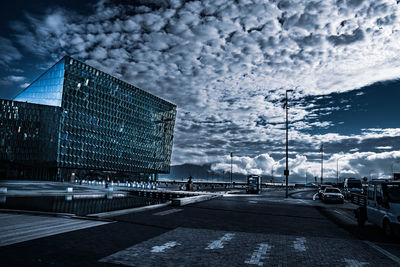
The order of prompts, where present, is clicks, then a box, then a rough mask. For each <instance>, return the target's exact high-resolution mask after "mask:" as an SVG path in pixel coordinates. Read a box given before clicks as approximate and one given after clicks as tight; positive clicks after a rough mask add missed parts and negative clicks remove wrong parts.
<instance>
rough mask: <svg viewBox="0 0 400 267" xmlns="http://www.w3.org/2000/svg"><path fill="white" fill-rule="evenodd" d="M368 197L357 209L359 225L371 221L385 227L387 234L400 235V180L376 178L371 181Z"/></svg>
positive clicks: (390, 235)
mask: <svg viewBox="0 0 400 267" xmlns="http://www.w3.org/2000/svg"><path fill="white" fill-rule="evenodd" d="M359 196H360V197H363V198H365V197H366V198H367V199H366V200H364V201H359V203H362V204H361V205H360V207H359V208H357V209H356V210H355V215H356V218H357V221H358V225H360V226H363V225H364V223H365V221H367V220H368V221H369V222H371V223H373V224H376V225H377V226H379V227H381V228H382V229H383V232H384V233H385V235H387V236H389V237H392V236H393V235H397V236H399V237H400V181H387V180H386V181H385V180H374V181H371V182H369V184H368V191H367V195H366V196H363V195H359Z"/></svg>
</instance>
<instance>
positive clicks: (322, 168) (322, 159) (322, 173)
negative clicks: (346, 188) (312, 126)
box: [320, 144, 324, 184]
mask: <svg viewBox="0 0 400 267" xmlns="http://www.w3.org/2000/svg"><path fill="white" fill-rule="evenodd" d="M320 152H321V184H323V181H324V144H321V149H320Z"/></svg>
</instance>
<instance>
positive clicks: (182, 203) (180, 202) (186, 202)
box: [172, 195, 222, 206]
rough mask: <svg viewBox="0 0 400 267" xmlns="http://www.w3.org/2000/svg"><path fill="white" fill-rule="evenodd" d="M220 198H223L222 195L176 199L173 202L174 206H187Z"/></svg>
mask: <svg viewBox="0 0 400 267" xmlns="http://www.w3.org/2000/svg"><path fill="white" fill-rule="evenodd" d="M220 197H222V195H202V196H193V197H183V198H175V199H173V200H172V206H185V205H189V204H193V203H198V202H203V201H206V200H211V199H214V198H220Z"/></svg>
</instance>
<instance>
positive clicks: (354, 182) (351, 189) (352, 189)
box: [343, 178, 364, 198]
mask: <svg viewBox="0 0 400 267" xmlns="http://www.w3.org/2000/svg"><path fill="white" fill-rule="evenodd" d="M343 190H344V196H345V197H346V198H350V197H351V194H352V193H355V194H362V193H363V192H364V191H363V186H362V183H361V179H357V178H347V179H346V180H345V181H344V186H343Z"/></svg>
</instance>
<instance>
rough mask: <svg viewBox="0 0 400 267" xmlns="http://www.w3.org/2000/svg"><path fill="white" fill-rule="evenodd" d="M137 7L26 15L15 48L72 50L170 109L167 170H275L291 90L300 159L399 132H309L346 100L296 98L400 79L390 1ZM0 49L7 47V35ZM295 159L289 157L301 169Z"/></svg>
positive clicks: (398, 32)
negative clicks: (173, 118) (322, 103)
mask: <svg viewBox="0 0 400 267" xmlns="http://www.w3.org/2000/svg"><path fill="white" fill-rule="evenodd" d="M137 3H138V4H135V5H128V4H121V3H120V2H118V1H100V2H99V3H98V4H97V5H96V6H95V11H94V12H93V14H89V15H87V14H85V15H82V14H79V13H76V12H74V11H71V10H64V9H57V10H48V11H47V12H46V13H45V14H44V15H35V14H29V15H27V17H26V19H25V20H24V21H19V22H15V23H13V26H12V30H13V31H14V36H16V40H17V41H18V43H19V45H21V46H22V47H24V49H25V50H27V51H29V53H32V54H35V55H39V56H42V57H46V58H47V57H48V56H50V59H49V58H48V62H50V61H53V62H54V61H56V60H58V59H59V58H61V57H62V56H64V55H65V54H69V55H72V56H73V57H76V58H77V59H80V60H83V61H85V62H87V63H88V64H91V65H93V66H94V67H97V68H99V69H102V70H104V71H105V72H108V73H111V74H113V75H115V76H116V77H119V78H121V79H123V80H126V81H128V82H130V83H132V84H135V85H137V86H138V87H140V88H143V89H145V90H148V91H150V92H152V93H154V94H156V95H159V96H162V97H163V98H165V99H167V100H170V101H172V102H174V103H176V104H177V105H178V120H177V123H176V135H175V137H176V138H175V144H174V152H173V163H174V164H180V163H184V162H192V163H202V162H218V158H219V157H221V156H223V155H227V154H228V153H229V152H230V151H235V153H236V154H241V155H246V156H243V157H240V158H236V160H237V161H240V162H237V164H236V165H235V170H236V171H237V172H242V173H249V172H263V171H265V170H266V169H268V167H270V164H273V159H272V158H271V157H270V156H269V155H272V154H274V155H278V154H279V153H282V151H283V149H282V148H283V144H284V143H283V142H284V128H283V124H282V122H283V118H284V116H283V115H284V113H283V109H282V107H281V103H280V100H281V98H282V97H283V93H284V90H285V89H289V88H290V89H295V92H294V93H293V94H292V96H291V97H292V98H293V100H294V101H296V104H297V105H295V106H294V105H293V106H291V109H290V120H291V121H292V122H293V124H292V128H291V133H290V138H291V140H292V142H293V144H294V145H295V147H296V149H298V150H297V151H298V152H300V153H303V154H304V155H305V153H306V151H305V150H306V149H308V150H309V152H312V151H310V150H313V149H317V147H318V146H319V145H320V143H321V142H326V143H332V144H334V143H342V144H343V143H345V142H346V141H349V140H351V141H355V142H356V143H357V142H358V143H360V142H361V143H362V141H363V140H364V139H371V138H378V137H383V136H391V137H393V136H400V132H399V130H398V129H389V130H381V129H376V130H373V129H371V130H368V131H365V132H364V133H362V134H361V135H359V136H344V135H340V134H337V133H328V134H320V135H315V134H311V133H309V132H307V131H308V130H311V129H329V128H330V127H332V126H334V122H332V121H320V120H318V118H319V116H321V115H328V114H331V113H333V112H335V111H337V110H339V109H343V110H346V109H350V108H351V103H347V104H346V103H341V106H331V107H325V108H321V107H316V106H315V103H314V102H312V101H309V102H305V101H303V102H302V99H305V97H307V96H314V95H328V94H330V93H333V92H346V91H349V90H354V89H357V88H360V87H362V86H365V85H368V84H371V83H374V82H376V81H383V80H388V79H397V78H399V77H400V61H399V55H400V46H399V40H400V23H399V15H400V11H399V10H400V9H399V5H398V4H397V3H396V1H394V0H370V1H352V0H347V1H346V0H342V1H336V0H335V1H333V0H331V1H325V0H324V1H322V0H321V1H286V0H283V1H276V0H274V1H272V0H271V1H262V0H258V1H246V0H244V1H228V0H220V1H215V0H210V1H188V2H184V1H179V0H174V1H138V2H137ZM0 47H8V48H7V49H8V50H10V49H13V48H14V47H13V46H12V43H11V42H10V41H9V40H7V39H4V38H1V39H0ZM14 49H15V48H14ZM14 52H15V53H4V52H3V51H2V52H0V53H1V55H2V57H3V56H5V55H7V54H13V55H14V58H9V57H8V58H7V57H4V59H1V60H0V64H4V63H7V62H10V61H11V60H16V59H19V58H21V54H20V53H19V52H18V51H17V50H14ZM361 95H362V93H361V94H360V96H361ZM390 145H392V144H390ZM373 147H376V149H382V147H387V144H385V143H383V144H375V145H373ZM379 147H380V148H379ZM348 149H360V148H356V147H349V148H348ZM354 151H356V150H354ZM265 153H267V154H265ZM303 157H304V156H300V155H297V156H296V158H294V159H292V160H291V161H292V162H293V164H295V163H296V164H299V166H300V165H301V164H304V162H303V161H304V160H305V159H304V158H303ZM221 164H222V163H221ZM215 168H216V169H219V168H222V169H223V168H224V166H222V165H218V164H217V165H215Z"/></svg>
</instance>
